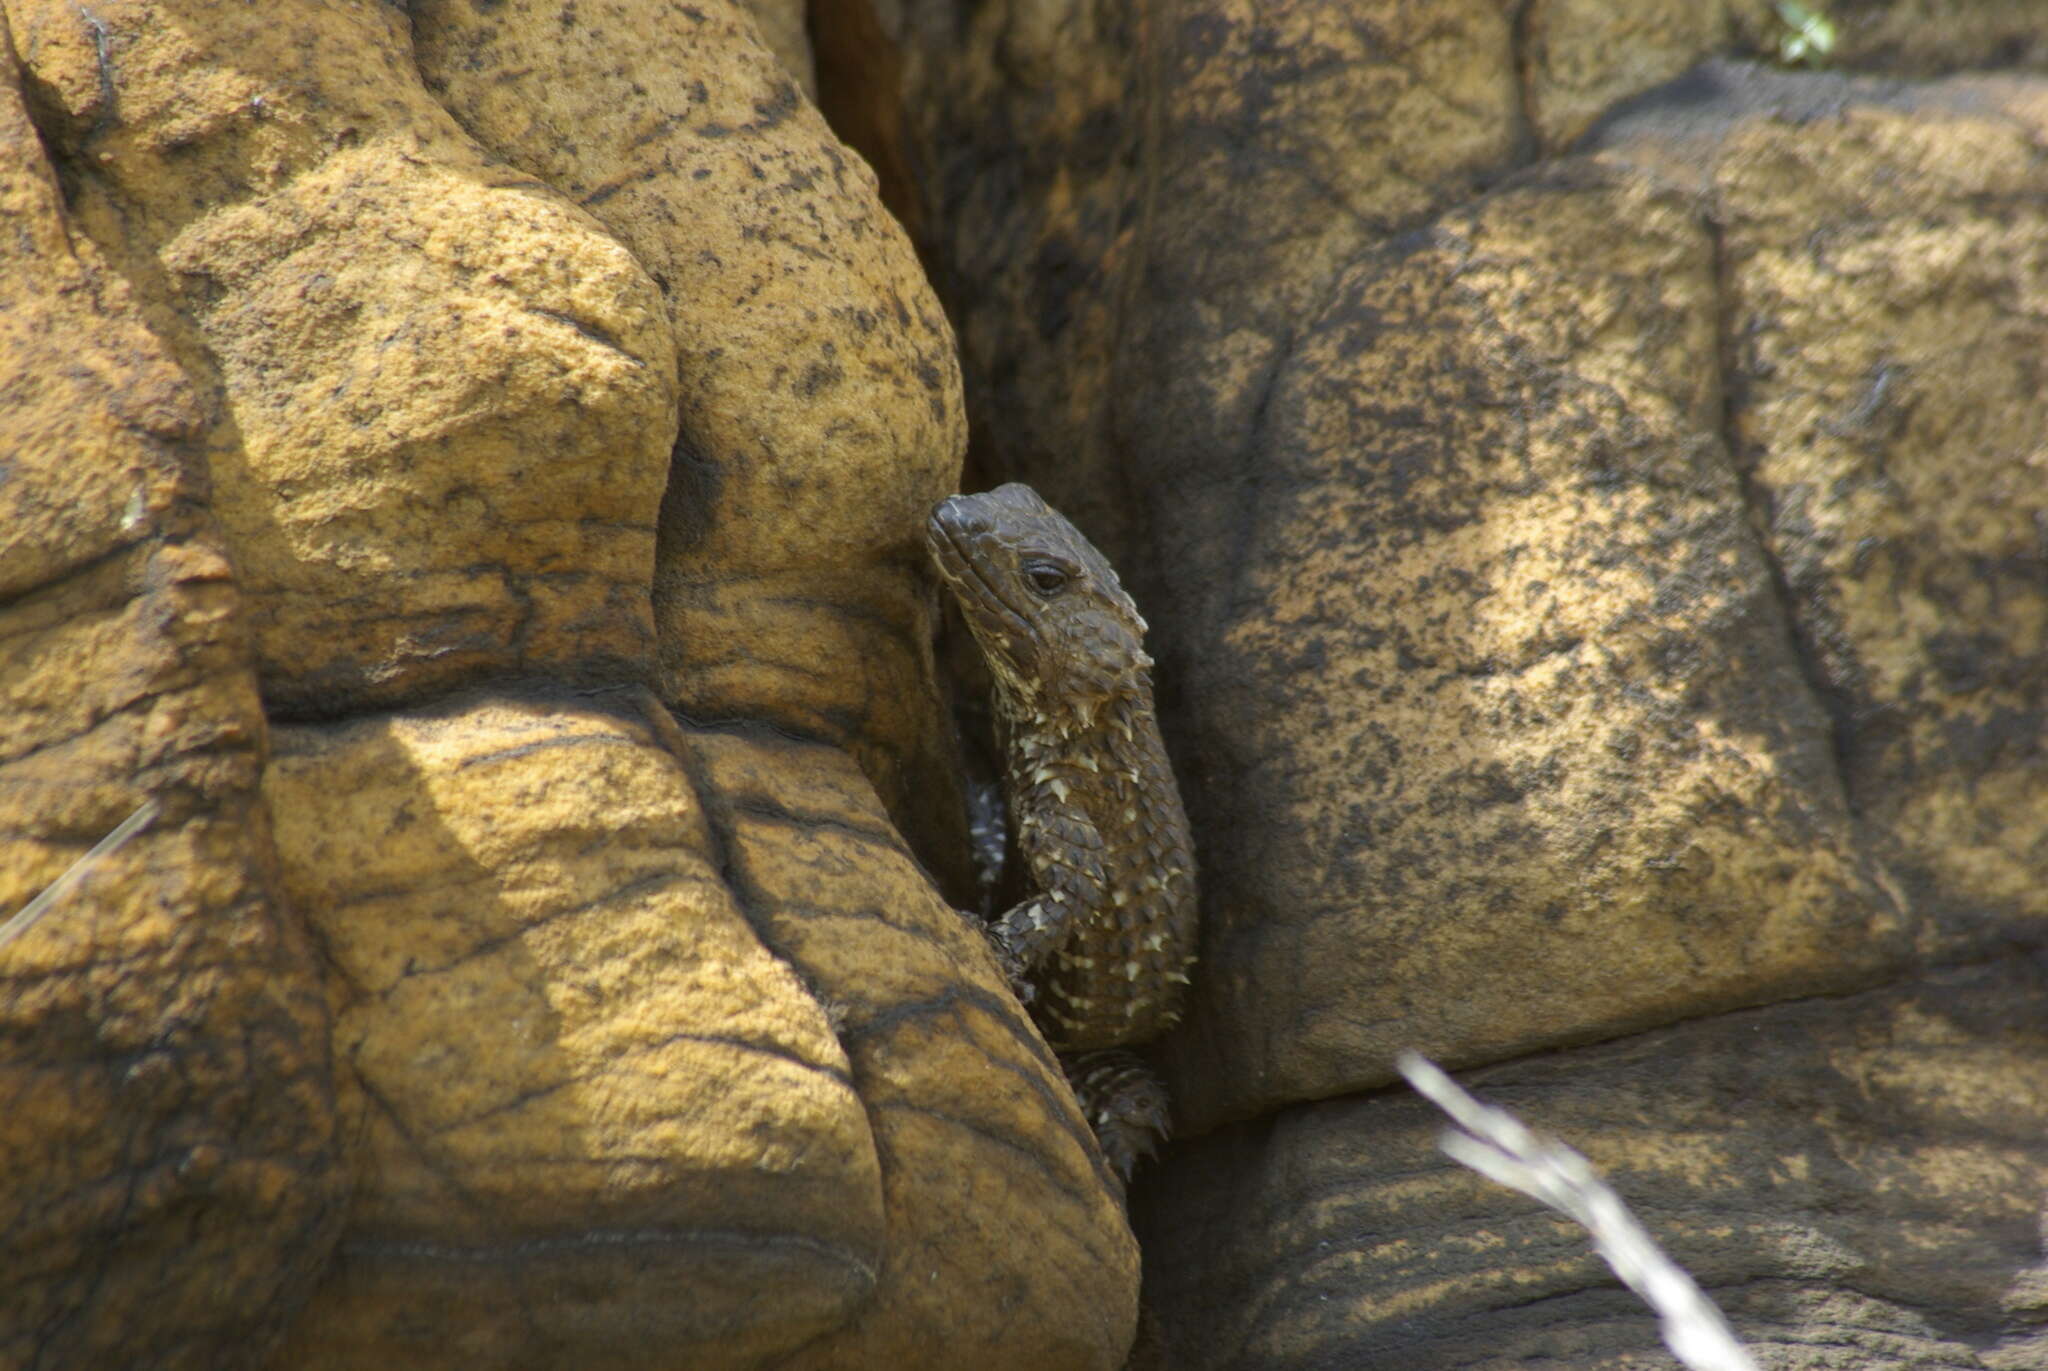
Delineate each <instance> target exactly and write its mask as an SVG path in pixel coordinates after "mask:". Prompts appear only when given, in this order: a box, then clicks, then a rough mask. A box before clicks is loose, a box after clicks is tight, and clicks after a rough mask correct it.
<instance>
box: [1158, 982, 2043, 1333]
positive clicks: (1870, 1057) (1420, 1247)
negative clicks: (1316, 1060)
mask: <svg viewBox="0 0 2048 1371" xmlns="http://www.w3.org/2000/svg"><path fill="white" fill-rule="evenodd" d="M2044 999H2048V962H2044V961H2043V960H2041V959H2039V958H2032V959H2015V960H2014V961H2012V962H2010V963H2008V964H2005V965H2002V966H1983V967H1977V968H1973V969H1968V970H1961V971H1954V972H1946V973H1942V974H1940V975H1937V976H1934V977H1932V978H1929V979H1927V980H1924V981H1920V982H1917V983H1913V984H1909V985H1903V986H1899V987H1895V988H1890V989H1885V990H1879V991H1872V992H1869V993H1866V994H1863V995H1859V996H1854V997H1851V998H1848V999H1843V1000H1813V1001H1801V1002H1796V1003H1789V1004H1781V1005H1774V1006H1771V1007H1768V1008H1765V1009H1758V1010H1750V1011H1745V1012H1741V1013H1736V1014H1730V1015H1724V1016H1721V1017H1719V1018H1716V1019H1711V1020H1706V1021H1702V1022H1698V1023H1692V1024H1686V1025H1683V1026H1681V1027H1678V1028H1673V1029H1666V1030H1660V1031H1658V1032H1656V1033H1652V1034H1648V1035H1645V1036H1643V1037H1640V1038H1631V1039H1626V1040H1623V1041H1620V1042H1615V1043H1608V1044H1603V1045H1601V1046H1598V1047H1592V1048H1586V1049H1582V1050H1579V1051H1576V1052H1570V1053H1562V1054H1556V1055H1551V1056H1543V1057H1534V1058H1529V1059H1526V1060H1523V1061H1519V1062H1514V1063H1510V1064H1505V1065H1501V1066H1496V1067H1492V1068H1489V1069H1487V1070H1484V1071H1481V1072H1478V1073H1475V1074H1474V1075H1473V1077H1472V1078H1471V1080H1470V1081H1469V1082H1468V1084H1470V1085H1471V1086H1472V1087H1473V1089H1474V1090H1475V1091H1476V1092H1477V1093H1478V1094H1479V1095H1481V1096H1482V1097H1483V1098H1485V1099H1487V1100H1489V1101H1491V1102H1493V1103H1496V1104H1500V1105H1502V1106H1504V1107H1506V1108H1508V1109H1510V1110H1512V1111H1514V1112H1515V1113H1516V1114H1517V1115H1518V1116H1520V1117H1521V1118H1522V1119H1523V1120H1524V1121H1525V1122H1528V1123H1530V1124H1531V1125H1533V1126H1536V1127H1538V1128H1541V1129H1544V1130H1545V1131H1548V1132H1550V1133H1552V1134H1554V1135H1556V1136H1559V1137H1562V1138H1565V1139H1566V1140H1568V1141H1569V1142H1570V1143H1571V1144H1572V1145H1573V1146H1574V1147H1576V1148H1578V1149H1579V1150H1580V1151H1582V1152H1584V1153H1585V1154H1586V1155H1587V1156H1588V1158H1589V1159H1590V1160H1591V1161H1592V1162H1593V1164H1594V1165H1595V1167H1597V1168H1598V1169H1599V1170H1600V1171H1601V1172H1602V1173H1603V1174H1604V1175H1606V1177H1607V1178H1608V1179H1609V1180H1610V1181H1611V1182H1612V1184H1613V1185H1614V1186H1615V1188H1616V1189H1617V1190H1618V1191H1619V1192H1620V1193H1621V1194H1622V1196H1623V1197H1624V1198H1625V1199H1626V1200H1627V1201H1628V1203H1629V1204H1630V1206H1631V1207H1632V1208H1633V1209H1634V1210H1635V1211H1636V1213H1637V1215H1638V1217H1640V1218H1641V1219H1642V1220H1643V1221H1644V1222H1645V1224H1646V1225H1647V1227H1648V1228H1649V1229H1650V1230H1651V1232H1652V1234H1653V1235H1654V1236H1655V1237H1656V1238H1657V1239H1658V1240H1659V1242H1661V1243H1662V1244H1664V1245H1665V1246H1666V1247H1667V1248H1668V1249H1669V1251H1670V1252H1671V1255H1672V1256H1673V1257H1675V1258H1676V1259H1677V1260H1678V1261H1679V1262H1680V1264H1682V1265H1683V1266H1684V1267H1685V1268H1686V1269H1687V1270H1689V1271H1690V1272H1692V1273H1693V1275H1694V1276H1695V1277H1696V1278H1697V1279H1698V1280H1699V1281H1700V1283H1701V1284H1702V1285H1703V1286H1704V1287H1706V1289H1707V1291H1708V1293H1709V1294H1710V1295H1713V1296H1714V1297H1715V1299H1716V1300H1717V1301H1718V1302H1719V1303H1720V1304H1721V1305H1722V1307H1723V1308H1724V1309H1725V1310H1726V1311H1727V1313H1728V1314H1729V1316H1730V1318H1731V1319H1732V1321H1733V1322H1734V1324H1735V1327H1736V1329H1737V1332H1738V1333H1739V1335H1740V1336H1741V1338H1742V1340H1743V1342H1744V1343H1745V1345H1747V1346H1749V1347H1751V1348H1752V1349H1753V1350H1754V1351H1755V1352H1756V1353H1757V1356H1758V1359H1759V1363H1760V1364H1762V1365H1770V1366H1802V1367H1833V1366H1856V1367H1872V1368H1905V1367H1941V1368H1951V1367H1953V1368H1970V1371H1981V1369H1982V1368H2004V1367H2011V1368H2018V1367H2025V1366H2036V1365H2039V1362H2038V1360H2036V1359H2034V1357H2033V1356H2030V1355H2029V1352H2030V1350H2031V1351H2032V1353H2034V1354H2036V1355H2037V1354H2038V1350H2039V1342H2038V1338H2037V1335H2034V1334H2031V1333H2030V1329H2029V1326H2030V1325H2032V1326H2038V1324H2039V1322H2040V1321H2041V1319H2042V1316H2043V1313H2044V1312H2048V1311H2044V1306H2043V1302H2042V1299H2041V1292H2040V1287H2039V1284H2038V1281H2036V1282H2035V1283H2034V1284H2033V1285H2031V1286H2030V1285H2028V1284H2027V1282H2026V1280H2025V1277H2024V1272H2025V1269H2026V1268H2027V1267H2029V1266H2031V1265H2033V1264H2035V1263H2036V1262H2037V1261H2038V1260H2039V1254H2040V1242H2041V1229H2040V1208H2041V1198H2040V1197H2041V1195H2042V1193H2043V1191H2044V1188H2048V1142H2044V1139H2048V1034H2044V1033H2043V1031H2042V1016H2041V1013H2040V1006H2041V1004H2042V1003H2043V1001H2044ZM1442 1126H1443V1119H1442V1116H1440V1115H1438V1114H1436V1113H1435V1111H1434V1110H1433V1109H1431V1108H1430V1107H1429V1106H1428V1105H1426V1104H1423V1103H1422V1102H1421V1101H1419V1100H1417V1099H1416V1098H1415V1097H1414V1096H1412V1095H1407V1094H1405V1093H1403V1094H1402V1095H1400V1096H1362V1097H1358V1098H1353V1099H1344V1100H1325V1101H1321V1102H1318V1103H1315V1104H1309V1105H1303V1106H1300V1107H1298V1108H1295V1109H1290V1110H1285V1111H1282V1112H1281V1113H1279V1114H1277V1115H1275V1116H1273V1117H1272V1118H1270V1119H1266V1120H1261V1121H1259V1122H1256V1123H1247V1124H1240V1125H1236V1126H1234V1127H1232V1128H1228V1129H1225V1130H1223V1131H1221V1132H1219V1133H1217V1134H1215V1135H1213V1136H1211V1137H1208V1138H1204V1139H1202V1140H1200V1141H1199V1142H1197V1143H1194V1144H1192V1145H1191V1146H1189V1147H1187V1148H1185V1149H1184V1150H1182V1151H1181V1152H1180V1153H1179V1154H1177V1155H1176V1157H1175V1159H1174V1164H1173V1165H1172V1166H1170V1167H1167V1168H1164V1169H1162V1170H1161V1171H1160V1172H1159V1173H1158V1174H1157V1175H1156V1176H1155V1177H1154V1178H1153V1182H1152V1183H1151V1184H1146V1185H1141V1188H1140V1190H1139V1191H1138V1192H1137V1193H1136V1195H1135V1197H1134V1201H1135V1205H1136V1208H1137V1212H1138V1215H1139V1220H1140V1231H1141V1233H1142V1234H1143V1236H1144V1238H1145V1242H1146V1252H1147V1256H1148V1258H1149V1264H1148V1271H1147V1277H1146V1293H1147V1299H1148V1300H1150V1301H1152V1302H1153V1303H1154V1304H1155V1305H1156V1307H1157V1308H1158V1310H1159V1312H1160V1314H1161V1317H1162V1320H1163V1322H1164V1323H1165V1324H1166V1325H1167V1326H1168V1327H1169V1328H1170V1329H1172V1334H1173V1344H1172V1348H1171V1350H1172V1352H1173V1354H1174V1358H1175V1359H1174V1361H1173V1365H1175V1366H1178V1367H1185V1368H1188V1369H1189V1371H1204V1369H1205V1368H1212V1367H1214V1368H1221V1367H1233V1368H1236V1367H1247V1368H1248V1367H1259V1368H1261V1369H1262V1371H1267V1369H1270V1371H1288V1369H1289V1368H1296V1367H1322V1366H1333V1365H1341V1366H1353V1365H1356V1366H1370V1365H1397V1366H1403V1367H1414V1368H1417V1371H1428V1369H1429V1368H1436V1367H1470V1366H1500V1365H1508V1364H1514V1365H1529V1364H1536V1365H1552V1366H1572V1367H1581V1368H1617V1369H1618V1368H1621V1367H1643V1366H1669V1365H1672V1364H1673V1363H1672V1362H1670V1361H1669V1360H1668V1359H1667V1358H1666V1357H1664V1356H1663V1355H1662V1353H1661V1349H1660V1347H1659V1343H1658V1336H1657V1328H1656V1321H1655V1319H1654V1318H1653V1317H1652V1316H1651V1315H1650V1313H1649V1312H1648V1311H1647V1310H1646V1309H1644V1308H1643V1307H1642V1306H1641V1304H1640V1303H1638V1302H1637V1300H1636V1299H1635V1297H1634V1296H1632V1295H1630V1294H1628V1293H1627V1292H1625V1291H1624V1290H1622V1289H1621V1288H1620V1286H1619V1285H1618V1283H1617V1282H1616V1281H1615V1280H1614V1278H1613V1276H1612V1275H1611V1274H1610V1273H1609V1272H1608V1270H1607V1268H1606V1266H1605V1265H1604V1264H1603V1263H1602V1262H1601V1261H1600V1260H1599V1259H1598V1258H1597V1257H1595V1256H1594V1255H1593V1253H1592V1251H1591V1248H1590V1246H1589V1245H1588V1243H1587V1242H1586V1239H1585V1234H1584V1233H1583V1231H1582V1230H1580V1229H1579V1228H1578V1227H1577V1226H1576V1225H1574V1224H1572V1223H1570V1222H1568V1221H1567V1220H1565V1219H1562V1218H1560V1217H1558V1216H1557V1215H1555V1214H1553V1213H1551V1212H1550V1211H1548V1210H1545V1209H1542V1208H1540V1207H1539V1206H1537V1205H1536V1203H1535V1202H1534V1201H1532V1200H1527V1199H1525V1198H1523V1197H1522V1196H1520V1195H1516V1194H1514V1193H1512V1192H1510V1191H1506V1190H1502V1189H1500V1188H1499V1187H1496V1186H1494V1185H1492V1184H1491V1183H1490V1182H1487V1181H1483V1180H1481V1179H1480V1178H1479V1177H1477V1176H1476V1175H1474V1174H1473V1173H1471V1172H1468V1171H1465V1170H1463V1169H1462V1168H1459V1167H1458V1166H1456V1165H1455V1164H1453V1163H1451V1162H1450V1161H1449V1160H1448V1159H1446V1158H1444V1157H1443V1156H1441V1155H1440V1154H1438V1153H1437V1152H1436V1149H1435V1146H1434V1140H1435V1135H1436V1133H1437V1132H1438V1131H1439V1130H1440V1128H1441V1127H1442ZM1197 1254H1199V1256H1197Z"/></svg>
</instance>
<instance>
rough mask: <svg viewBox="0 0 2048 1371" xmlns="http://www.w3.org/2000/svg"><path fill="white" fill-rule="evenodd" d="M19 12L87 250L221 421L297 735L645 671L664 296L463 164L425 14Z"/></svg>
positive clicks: (530, 197)
mask: <svg viewBox="0 0 2048 1371" xmlns="http://www.w3.org/2000/svg"><path fill="white" fill-rule="evenodd" d="M8 13H9V15H10V16H11V18H12V22H13V26H14V36H15V44H16V47H17V49H18V51H19V52H20V53H21V55H22V60H23V63H24V66H25V68H26V72H27V75H28V78H29V80H30V81H31V82H32V84H33V88H34V89H35V90H36V91H37V92H38V93H39V97H40V99H41V100H42V102H43V104H44V107H45V117H44V118H43V120H42V125H43V134H44V137H45V138H46V139H49V140H50V141H51V143H52V145H53V147H54V149H55V150H56V152H57V153H58V155H59V157H60V158H61V160H62V163H63V165H64V167H65V169H66V174H67V177H68V179H69V194H70V197H71V201H72V204H71V208H72V213H73V216H74V221H75V222H76V223H77V224H78V225H79V227H80V228H81V229H82V230H83V232H84V233H86V234H87V235H89V236H91V237H92V238H94V239H95V240H97V241H98V242H99V243H100V244H101V245H102V247H103V248H104V249H105V251H106V252H107V253H108V255H109V257H110V258H111V259H112V260H113V262H114V263H115V265H116V266H117V267H118V269H120V270H121V271H123V272H124V273H125V274H127V275H128V276H129V277H130V278H131V279H133V280H136V281H138V282H141V283H143V284H144V286H145V288H146V289H147V290H148V292H149V304H148V309H149V311H150V315H151V317H152V319H153V320H154V321H155V322H156V326H157V327H158V329H159V330H160V331H161V332H162V333H163V334H164V335H165V337H166V338H167V340H168V341H169V342H170V343H171V345H172V346H173V348H174V350H175V355H176V356H177V358H178V361H179V362H180V364H181V365H182V366H183V367H184V368H185V370H186V371H187V373H188V374H190V375H191V376H192V377H193V378H195V380H196V381H197V382H198V383H199V385H200V387H201V389H202V392H203V393H207V394H209V396H210V397H212V396H217V397H218V403H217V405H215V406H213V407H212V408H211V409H210V414H211V415H212V422H211V424H210V425H209V429H208V432H207V433H206V434H205V435H204V437H203V439H202V442H203V444H204V448H205V450H206V451H207V452H208V453H209V459H210V468H211V470H210V475H211V484H212V506H213V509H214V510H215V512H216V514H217V516H218V518H219V519H220V522H221V524H222V526H223V529H224V531H225V533H226V535H227V539H228V545H229V546H228V550H229V552H230V554H231V555H232V556H233V557H234V559H235V563H236V568H237V575H238V579H239V582H240V584H241V585H242V587H243V592H244V595H245V597H246V598H247V601H248V605H249V610H248V612H249V616H250V624H251V633H252V635H253V639H254V642H255V648H256V653H257V661H258V668H259V670H260V672H261V674H262V678H263V689H264V694H265V698H266V700H267V701H268V702H269V703H270V705H271V707H272V708H273V709H281V710H284V711H286V712H290V713H334V712H339V711H342V710H346V709H351V708H360V707H363V706H365V705H368V704H371V703H374V702H381V701H389V700H396V699H403V698H408V697H417V696H419V695H421V694H423V693H425V692H428V691H432V690H437V689H446V688H449V687H451V686H453V685H456V684H459V683H461V682H463V681H465V680H469V679H474V678H477V677H479V676H489V675H499V674H504V673H507V672H526V671H531V672H546V673H549V674H556V675H561V676H566V677H578V678H605V677H610V678H616V677H617V676H618V675H620V674H622V673H623V674H631V673H633V672H635V671H640V670H644V666H645V662H646V659H647V655H648V648H649V645H650V642H651V637H652V624H651V620H650V615H649V602H648V584H649V581H650V579H651V574H652V567H653V554H654V518H653V514H652V511H653V509H654V506H655V504H656V502H657V501H658V500H659V499H660V492H661V485H662V480H663V477H664V473H665V470H666V462H667V454H668V449H669V443H670V435H671V434H672V432H673V425H674V412H675V382H674V365H675V363H674V345H673V342H672V341H671V339H670V337H669V333H668V330H667V329H666V328H665V327H664V326H663V318H662V311H661V309H660V306H659V298H660V297H659V293H658V292H657V290H656V289H655V286H654V283H653V282H652V280H651V279H650V278H649V277H648V275H647V273H646V272H645V271H644V270H643V269H642V268H641V266H640V265H639V264H638V263H637V262H635V261H634V260H633V258H632V257H631V255H630V254H629V253H628V252H627V251H626V250H625V248H623V247H622V246H621V245H620V244H618V243H617V242H615V241H613V239H612V238H611V237H610V236H609V235H607V234H606V233H604V232H603V230H602V229H600V228H599V227H598V226H597V225H596V224H595V223H594V222H593V221H591V220H590V218H589V217H588V216H586V215H584V214H582V213H580V212H579V211H577V210H576V209H575V208H573V207H572V206H570V205H568V204H566V203H564V202H563V201H562V200H561V199H559V198H558V197H556V196H553V195H549V194H546V193H545V192H544V190H543V189H542V188H541V187H538V186H535V185H533V184H532V183H531V182H522V181H521V179H520V178H518V177H516V176H512V175H509V174H508V173H507V171H506V169H505V168H503V167H500V166H495V165H493V164H492V163H491V162H490V161H489V160H488V159H487V157H486V156H485V155H484V154H483V152H482V150H481V149H480V148H478V147H477V146H476V145H475V144H474V143H473V142H471V141H470V140H469V139H468V138H467V137H466V136H464V134H463V133H462V131H461V130H460V129H459V128H457V127H456V125H455V123H454V121H453V120H452V119H451V118H450V117H449V115H448V113H447V111H445V110H444V109H442V108H441V106H440V105H439V104H437V103H436V102H435V100H434V99H433V97H432V96H431V95H429V94H428V92H427V90H426V88H425V87H424V86H423V85H422V84H421V82H420V78H419V75H418V73H417V72H416V71H415V69H414V66H413V59H412V54H411V45H410V39H409V36H408V33H407V28H406V16H405V13H404V11H403V10H402V9H401V8H400V7H397V6H391V5H370V6H347V7H343V8H339V9H337V8H334V7H332V6H326V5H315V4H305V3H285V4H280V5H266V6H262V7H259V8H250V7H248V6H243V5H232V4H219V3H213V2H212V0H173V3H170V4H158V3H154V0H152V2H151V3H122V2H120V0H117V2H116V3H113V4H107V5H99V6H95V7H94V8H93V10H92V12H91V14H89V15H88V14H87V13H86V12H85V11H83V10H81V9H79V8H78V7H77V6H75V5H68V4H58V3H45V0H9V5H8ZM537 192H538V193H537ZM565 512H566V513H567V514H568V516H569V517H566V518H565V517H564V514H565Z"/></svg>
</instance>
